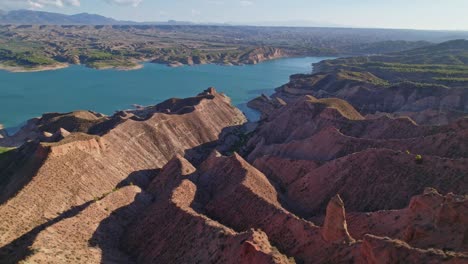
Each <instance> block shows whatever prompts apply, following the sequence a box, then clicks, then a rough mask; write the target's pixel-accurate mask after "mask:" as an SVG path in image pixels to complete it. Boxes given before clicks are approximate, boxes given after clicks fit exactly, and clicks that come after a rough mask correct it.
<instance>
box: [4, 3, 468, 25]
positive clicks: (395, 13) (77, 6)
mask: <svg viewBox="0 0 468 264" xmlns="http://www.w3.org/2000/svg"><path fill="white" fill-rule="evenodd" d="M0 9H4V10H11V9H33V10H42V11H50V12H59V13H66V14H76V13H82V12H87V13H93V14H100V15H104V16H108V17H112V18H115V19H119V20H132V21H139V22H143V21H147V22H149V21H167V20H179V21H193V22H201V23H205V22H217V23H231V24H271V23H266V22H273V24H276V25H281V24H284V25H291V24H298V25H319V26H329V25H332V26H333V25H334V26H346V27H372V28H373V27H378V28H410V29H435V30H468V15H467V14H468V0H287V1H284V0H0Z"/></svg>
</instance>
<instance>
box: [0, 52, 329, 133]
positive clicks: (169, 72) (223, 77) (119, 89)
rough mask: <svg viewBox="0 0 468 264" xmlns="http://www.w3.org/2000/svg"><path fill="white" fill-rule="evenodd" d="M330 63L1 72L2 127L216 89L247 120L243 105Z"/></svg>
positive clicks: (302, 60)
mask: <svg viewBox="0 0 468 264" xmlns="http://www.w3.org/2000/svg"><path fill="white" fill-rule="evenodd" d="M324 59H328V58H321V57H307V58H286V59H279V60H273V61H268V62H264V63H260V64H257V65H246V66H233V67H226V66H219V65H199V66H185V67H180V68H170V67H167V66H165V65H160V64H151V63H147V64H145V65H144V68H142V69H139V70H134V71H117V70H94V69H89V68H86V67H83V66H71V67H69V68H66V69H61V70H56V71H44V72H30V73H10V72H5V71H0V124H3V125H4V126H5V127H7V128H12V127H17V126H19V125H20V124H22V123H23V122H24V121H26V120H28V119H30V118H33V117H37V116H40V115H41V114H42V113H46V112H70V111H73V110H93V111H96V112H100V113H104V114H113V113H114V111H115V110H122V109H129V108H131V106H132V105H133V104H138V105H153V104H157V103H159V102H161V101H164V100H166V99H169V98H172V97H179V98H183V97H190V96H194V95H196V94H198V93H200V92H201V91H203V90H204V89H206V88H208V87H210V86H214V87H216V89H217V90H218V91H220V92H224V93H226V94H227V95H228V96H229V97H231V99H232V101H233V104H234V105H236V106H238V107H239V108H240V109H241V110H242V111H244V112H245V113H246V115H247V116H248V117H249V118H250V119H255V117H256V113H255V112H254V111H252V110H249V109H248V108H247V107H246V105H245V104H246V103H247V102H248V101H249V100H250V99H252V98H255V97H256V96H258V95H260V94H262V93H265V94H271V93H272V92H273V90H274V88H276V87H279V86H280V85H282V84H285V83H287V82H288V80H289V76H290V75H291V74H296V73H309V72H311V71H312V63H315V62H319V61H321V60H324Z"/></svg>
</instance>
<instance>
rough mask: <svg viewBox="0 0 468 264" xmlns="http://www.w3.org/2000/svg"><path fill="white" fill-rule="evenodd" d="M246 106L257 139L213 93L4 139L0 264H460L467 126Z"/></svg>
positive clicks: (299, 103)
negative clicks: (259, 114)
mask: <svg viewBox="0 0 468 264" xmlns="http://www.w3.org/2000/svg"><path fill="white" fill-rule="evenodd" d="M311 76H315V75H311ZM311 76H307V77H305V78H313V77H311ZM369 76H370V75H369ZM376 78H377V77H376ZM298 80H299V78H298ZM329 85H330V87H332V86H333V84H332V83H331V84H329ZM285 87H287V86H285ZM369 87H371V86H369ZM372 87H374V86H372ZM283 88H284V87H283ZM335 88H336V89H338V88H339V87H338V86H336V87H335ZM330 89H334V88H330ZM350 89H351V88H350ZM369 89H371V88H369ZM388 89H390V88H388ZM401 89H404V88H401ZM410 89H411V88H410ZM454 89H455V88H454ZM311 91H313V90H311ZM369 91H371V90H369ZM337 94H339V93H337ZM371 95H372V93H371ZM372 96H373V95H372ZM375 96H377V95H375ZM376 98H377V97H376ZM376 100H377V99H376ZM255 103H256V104H258V106H261V107H262V108H261V109H262V110H263V111H264V112H263V114H264V115H263V117H264V118H263V119H262V120H261V121H259V122H258V123H255V124H253V123H247V120H246V118H245V117H244V115H243V114H242V113H241V112H240V111H239V110H238V109H236V108H235V107H233V106H232V105H231V103H230V100H229V98H228V97H227V96H225V95H223V94H220V93H218V92H216V91H215V89H214V88H210V89H208V90H206V91H204V92H202V93H201V94H199V95H197V96H195V97H192V98H187V99H170V100H167V101H165V102H163V103H161V104H158V105H155V106H150V107H145V108H141V109H138V110H133V111H121V112H118V113H116V114H115V115H113V116H104V115H101V114H98V113H94V112H89V111H77V112H72V113H66V114H57V113H56V114H45V115H43V116H42V117H40V118H36V119H33V120H30V121H29V122H28V123H27V124H26V126H24V127H23V128H22V129H21V130H20V131H19V132H18V133H17V134H15V135H12V136H8V135H3V137H2V139H0V146H3V147H8V148H5V149H4V150H3V151H2V154H0V223H1V225H0V263H365V264H374V263H375V264H377V263H379V264H380V263H454V264H455V263H456V264H458V263H468V229H467V227H468V197H467V194H468V193H467V190H468V119H467V118H459V119H457V118H455V117H454V116H452V115H447V116H449V118H447V120H446V121H447V122H444V124H441V125H437V126H436V125H428V124H425V125H422V124H419V123H418V122H416V121H415V120H413V119H411V118H409V117H393V116H387V115H372V116H366V112H365V111H362V109H361V110H360V111H358V110H357V109H356V108H355V107H353V105H352V103H348V102H346V101H344V100H342V99H338V98H329V97H327V98H318V97H314V96H312V95H307V94H306V95H302V94H301V95H299V94H298V95H294V96H290V97H288V98H286V99H281V98H276V99H270V98H267V97H263V98H261V99H258V100H256V101H255ZM414 111H416V110H414ZM416 112H417V111H416ZM416 112H415V113H416ZM447 113H448V112H447ZM452 119H453V121H451V120H452ZM449 121H450V122H449Z"/></svg>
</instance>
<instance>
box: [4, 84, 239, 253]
mask: <svg viewBox="0 0 468 264" xmlns="http://www.w3.org/2000/svg"><path fill="white" fill-rule="evenodd" d="M201 96H203V97H204V98H202V99H201V100H198V101H197V103H196V104H195V105H190V107H192V108H193V111H190V112H187V113H182V114H173V115H171V114H163V113H157V112H155V113H153V114H152V115H150V116H147V119H144V120H137V119H133V118H126V119H125V118H124V119H121V120H120V121H119V122H118V123H116V124H114V126H112V127H110V128H109V129H108V130H102V128H101V136H92V135H87V134H73V133H72V134H70V135H68V136H67V137H66V138H65V139H63V140H61V141H59V142H56V143H40V146H39V148H38V151H39V152H40V153H41V155H40V156H41V157H42V158H41V159H40V161H37V162H36V161H35V158H34V157H35V156H37V155H35V156H32V157H31V158H28V159H27V160H25V161H24V162H23V163H22V164H19V165H18V166H17V168H15V169H14V170H13V171H14V172H13V174H10V173H9V170H5V171H4V170H0V175H2V176H3V175H4V174H6V175H7V177H8V178H7V179H9V182H6V183H4V182H3V183H2V187H3V185H4V184H6V185H12V184H13V185H15V186H16V188H12V189H14V190H17V191H18V192H17V193H16V194H15V195H14V196H13V195H11V196H8V197H5V198H6V199H8V198H9V200H8V201H6V202H5V203H3V204H1V205H0V220H1V222H2V223H3V224H2V228H3V230H4V231H3V232H1V233H0V247H2V246H4V245H7V244H9V243H10V242H12V241H13V240H15V239H16V238H18V237H20V236H22V235H24V234H27V233H28V232H30V230H32V229H34V228H35V227H37V226H39V225H41V224H42V223H45V222H47V220H48V219H51V218H54V217H55V216H56V215H57V214H60V213H62V212H64V211H67V210H68V209H69V208H71V207H72V206H77V205H80V204H83V203H86V202H87V201H92V200H94V199H95V198H96V197H100V196H102V195H103V194H104V193H107V192H109V191H110V190H112V189H113V188H115V187H116V186H117V185H118V184H119V183H120V182H122V181H123V180H125V179H127V178H132V177H133V178H136V180H134V182H135V183H136V181H140V182H144V181H145V180H146V181H147V180H148V178H150V177H152V176H153V175H154V173H155V172H154V169H156V168H161V167H162V166H164V165H165V164H166V163H167V161H168V160H170V159H171V158H172V157H173V156H174V155H176V154H179V155H185V154H187V156H189V157H191V158H199V156H201V154H199V152H197V151H196V150H192V151H191V152H190V153H186V151H188V150H190V149H195V148H199V146H201V145H204V144H208V143H212V142H215V141H216V140H217V139H218V136H219V134H220V133H221V132H222V130H223V129H224V128H226V127H229V126H235V125H239V124H241V123H243V122H245V117H244V116H243V115H242V113H241V112H240V111H239V110H237V109H236V108H234V107H233V106H231V105H230V101H229V99H228V98H227V97H225V96H224V95H221V94H218V93H216V92H215V91H214V90H213V89H211V90H207V91H206V92H205V93H204V94H202V95H201ZM115 118H118V117H115ZM28 157H29V156H28ZM37 163H39V164H37ZM22 179H26V181H24V180H22ZM17 182H21V184H17ZM10 194H12V193H10ZM31 204H33V205H34V206H30V205H31Z"/></svg>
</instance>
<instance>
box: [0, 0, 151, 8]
mask: <svg viewBox="0 0 468 264" xmlns="http://www.w3.org/2000/svg"><path fill="white" fill-rule="evenodd" d="M101 1H105V2H107V3H109V4H117V5H127V6H135V7H136V6H138V5H139V4H140V3H141V2H143V0H101ZM80 5H81V0H0V8H5V9H18V8H31V9H42V8H46V7H67V6H80Z"/></svg>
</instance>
